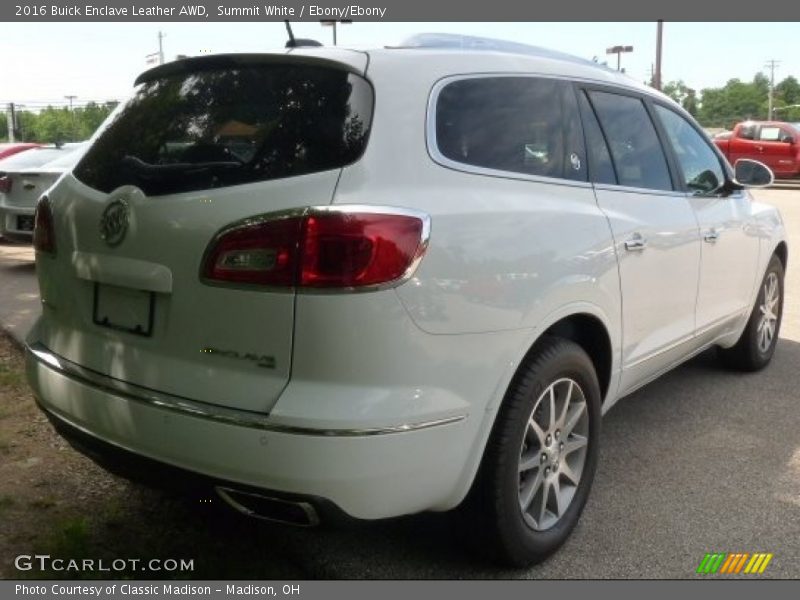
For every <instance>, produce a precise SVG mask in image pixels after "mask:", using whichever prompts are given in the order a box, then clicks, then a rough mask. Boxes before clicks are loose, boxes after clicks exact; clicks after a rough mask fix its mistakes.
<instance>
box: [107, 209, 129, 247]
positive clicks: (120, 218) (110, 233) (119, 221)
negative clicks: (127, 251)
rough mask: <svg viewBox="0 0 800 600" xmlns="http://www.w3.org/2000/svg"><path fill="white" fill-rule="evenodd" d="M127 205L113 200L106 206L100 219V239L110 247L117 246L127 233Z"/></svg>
mask: <svg viewBox="0 0 800 600" xmlns="http://www.w3.org/2000/svg"><path fill="white" fill-rule="evenodd" d="M128 215H129V210H128V203H127V202H125V200H122V199H119V200H114V201H113V202H112V203H111V204H109V205H108V206H106V209H105V210H104V211H103V216H101V217H100V239H101V240H103V241H105V243H106V244H108V245H109V246H111V247H112V248H113V247H114V246H118V245H119V244H121V243H122V240H124V239H125V234H126V233H127V232H128Z"/></svg>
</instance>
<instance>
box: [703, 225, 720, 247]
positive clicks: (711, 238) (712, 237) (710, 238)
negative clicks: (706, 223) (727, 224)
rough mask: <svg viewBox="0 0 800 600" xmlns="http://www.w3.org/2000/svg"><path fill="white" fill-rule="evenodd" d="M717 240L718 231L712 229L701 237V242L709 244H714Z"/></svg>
mask: <svg viewBox="0 0 800 600" xmlns="http://www.w3.org/2000/svg"><path fill="white" fill-rule="evenodd" d="M718 239H719V231H717V230H716V229H714V228H711V229H709V230H708V231H706V232H705V234H704V235H703V241H704V242H708V243H709V244H716V243H717V240H718Z"/></svg>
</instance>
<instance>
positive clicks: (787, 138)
mask: <svg viewBox="0 0 800 600" xmlns="http://www.w3.org/2000/svg"><path fill="white" fill-rule="evenodd" d="M783 141H784V142H786V143H787V144H789V145H790V146H791V145H792V144H794V138H793V137H792V136H790V135H787V136H786V137H785V138H783Z"/></svg>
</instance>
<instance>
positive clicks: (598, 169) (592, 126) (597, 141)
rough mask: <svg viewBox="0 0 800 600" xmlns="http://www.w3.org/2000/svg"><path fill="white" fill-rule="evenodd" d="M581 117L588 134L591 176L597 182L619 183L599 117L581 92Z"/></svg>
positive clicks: (584, 129) (587, 150)
mask: <svg viewBox="0 0 800 600" xmlns="http://www.w3.org/2000/svg"><path fill="white" fill-rule="evenodd" d="M580 105H581V117H582V118H583V133H584V135H585V136H586V153H587V154H588V155H589V169H590V173H589V177H590V178H591V180H592V181H593V182H595V183H610V184H615V183H617V176H616V175H615V174H614V165H613V164H612V162H611V155H610V154H609V153H608V146H607V145H606V140H605V138H603V132H602V131H601V130H600V125H599V124H598V122H597V117H596V116H595V114H594V110H592V107H591V105H590V104H589V100H587V99H586V95H585V94H584V93H583V92H581V94H580Z"/></svg>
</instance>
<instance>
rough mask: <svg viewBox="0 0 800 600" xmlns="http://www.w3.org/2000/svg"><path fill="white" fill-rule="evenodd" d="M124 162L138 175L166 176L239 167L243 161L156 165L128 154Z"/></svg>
mask: <svg viewBox="0 0 800 600" xmlns="http://www.w3.org/2000/svg"><path fill="white" fill-rule="evenodd" d="M122 164H123V165H124V166H126V167H130V168H131V170H133V171H135V172H136V174H137V175H142V176H144V177H147V176H164V175H183V174H186V173H199V172H201V171H211V170H213V171H217V170H227V169H238V168H240V167H241V166H242V163H240V162H237V161H234V160H216V161H208V162H196V163H169V164H166V165H154V164H152V163H149V162H145V161H143V160H142V159H141V158H138V157H136V156H130V155H126V156H125V157H123V159H122Z"/></svg>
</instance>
